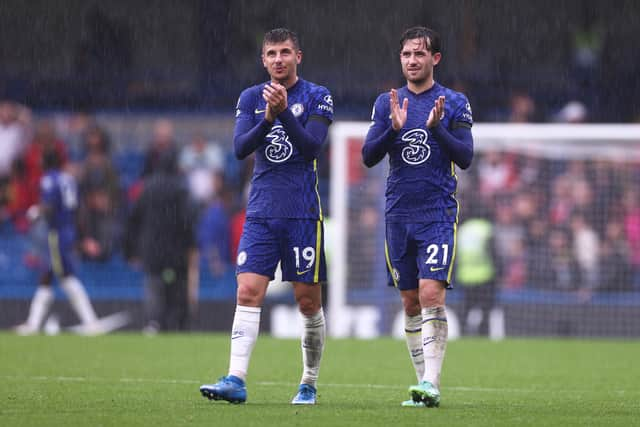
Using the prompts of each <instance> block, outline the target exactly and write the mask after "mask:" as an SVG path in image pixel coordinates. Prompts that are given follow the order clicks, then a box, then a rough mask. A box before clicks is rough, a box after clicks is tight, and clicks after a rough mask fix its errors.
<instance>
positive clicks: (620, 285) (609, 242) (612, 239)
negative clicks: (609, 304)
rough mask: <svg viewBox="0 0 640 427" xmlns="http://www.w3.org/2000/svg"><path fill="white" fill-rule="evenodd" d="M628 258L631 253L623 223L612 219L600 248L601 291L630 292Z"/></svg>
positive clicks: (630, 274) (631, 280)
mask: <svg viewBox="0 0 640 427" xmlns="http://www.w3.org/2000/svg"><path fill="white" fill-rule="evenodd" d="M630 257H631V253H630V250H629V244H628V242H627V239H626V237H625V235H624V226H623V223H622V221H620V220H619V219H615V218H614V219H612V220H610V222H609V223H607V225H606V227H605V232H604V238H603V239H602V245H601V246H600V257H599V261H600V263H601V265H602V271H601V275H602V280H601V281H600V283H601V289H602V290H606V291H630V290H632V289H633V288H632V283H633V276H632V271H631V263H630Z"/></svg>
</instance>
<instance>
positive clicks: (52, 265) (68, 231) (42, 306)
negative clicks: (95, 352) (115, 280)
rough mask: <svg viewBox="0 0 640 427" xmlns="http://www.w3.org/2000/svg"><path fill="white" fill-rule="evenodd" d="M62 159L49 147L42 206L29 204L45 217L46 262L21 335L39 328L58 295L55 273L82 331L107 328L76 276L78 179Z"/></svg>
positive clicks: (44, 160)
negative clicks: (55, 291) (56, 292)
mask: <svg viewBox="0 0 640 427" xmlns="http://www.w3.org/2000/svg"><path fill="white" fill-rule="evenodd" d="M60 163H61V162H60V158H59V155H58V154H57V152H56V151H55V150H51V151H46V152H45V153H44V154H43V156H42V167H43V170H44V175H43V176H42V178H41V180H40V199H41V200H40V204H39V206H35V207H33V208H30V212H32V213H30V216H31V217H33V218H34V219H35V218H37V217H43V218H44V220H45V221H46V224H47V241H48V251H47V263H46V266H45V269H44V271H43V272H42V275H41V276H40V284H39V286H38V288H37V289H36V292H35V294H34V296H33V299H32V300H31V306H30V308H29V315H28V318H27V321H26V322H25V323H23V324H22V325H19V326H17V327H16V328H15V330H16V332H17V333H18V334H20V335H31V334H35V333H38V332H39V331H40V328H41V327H42V323H43V321H44V319H45V318H46V316H47V315H48V312H49V308H50V307H51V304H52V303H53V301H54V299H55V296H54V292H53V289H52V286H51V284H52V282H53V279H54V277H55V278H56V279H57V280H58V282H59V284H60V286H61V287H62V289H63V290H64V292H65V293H66V294H67V297H68V298H69V302H70V303H71V306H72V308H73V309H74V311H75V312H76V314H77V315H78V317H79V318H80V320H81V321H82V328H81V329H80V332H81V333H83V334H86V335H96V334H101V333H103V332H106V331H104V330H102V327H101V326H99V322H98V319H97V316H96V313H95V311H94V309H93V306H92V305H91V301H89V297H88V295H87V292H86V291H85V288H84V286H83V285H82V283H81V282H80V280H78V278H77V277H76V276H75V268H74V264H75V262H76V260H75V256H74V249H75V248H74V247H75V236H76V226H75V221H76V218H75V211H76V207H77V204H78V193H77V186H76V181H75V179H74V178H73V177H72V176H71V175H69V174H68V173H65V172H64V171H62V170H61V164H60Z"/></svg>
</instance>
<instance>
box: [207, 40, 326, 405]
mask: <svg viewBox="0 0 640 427" xmlns="http://www.w3.org/2000/svg"><path fill="white" fill-rule="evenodd" d="M301 60H302V51H301V50H300V47H299V44H298V38H297V36H296V34H295V33H294V32H292V31H290V30H287V29H284V28H278V29H274V30H271V31H269V32H267V33H266V34H265V36H264V41H263V45H262V62H263V65H264V67H265V68H266V70H267V72H268V73H269V75H270V77H271V81H270V82H267V83H263V84H259V85H256V86H253V87H251V88H249V89H246V90H245V91H243V92H242V94H241V95H240V99H239V100H238V105H237V110H236V126H235V132H234V149H235V154H236V157H238V158H239V159H244V158H245V157H247V156H249V155H250V154H251V153H254V152H255V156H256V160H255V167H254V173H253V178H252V181H251V193H250V195H249V202H248V206H247V213H246V222H245V225H244V229H243V234H242V238H241V240H240V246H239V248H238V257H237V268H236V273H237V280H238V293H237V306H236V312H235V316H234V321H233V327H232V332H231V357H230V363H229V374H228V375H227V376H225V377H222V378H221V379H220V381H219V382H218V383H216V384H206V385H203V386H202V387H200V391H201V393H202V395H203V396H205V397H208V398H209V399H214V400H220V399H222V400H227V401H229V402H235V403H241V402H244V401H245V400H246V398H247V392H246V387H245V380H246V376H247V370H248V366H249V359H250V357H251V352H252V349H253V346H254V344H255V342H256V339H257V337H258V331H259V327H260V312H261V307H262V303H263V300H264V297H265V293H266V291H267V285H268V283H269V281H270V280H272V279H273V278H274V272H275V270H276V266H277V265H278V262H280V263H281V266H282V279H283V280H285V281H291V282H293V292H294V296H295V299H296V302H297V304H298V307H299V310H300V312H301V313H302V316H303V319H304V332H303V336H302V360H303V373H302V379H301V381H300V386H299V388H298V394H297V395H296V396H295V397H294V398H293V400H292V402H291V403H292V404H315V402H316V381H317V378H318V371H319V369H320V359H321V356H322V351H323V347H324V337H325V317H324V312H323V310H322V296H321V285H320V283H321V282H324V281H325V280H326V261H325V255H324V236H323V223H322V219H323V216H322V208H321V206H320V197H319V194H318V188H317V180H318V177H317V157H318V154H319V152H320V149H321V148H322V145H323V143H324V140H325V138H326V135H327V131H328V127H329V124H330V123H331V121H332V120H333V100H332V98H331V94H330V93H329V91H328V90H327V89H326V88H324V87H322V86H318V85H316V84H313V83H311V82H308V81H305V80H303V79H302V78H299V77H298V74H297V66H298V64H300V62H301Z"/></svg>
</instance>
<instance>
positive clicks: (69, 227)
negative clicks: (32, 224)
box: [40, 170, 78, 241]
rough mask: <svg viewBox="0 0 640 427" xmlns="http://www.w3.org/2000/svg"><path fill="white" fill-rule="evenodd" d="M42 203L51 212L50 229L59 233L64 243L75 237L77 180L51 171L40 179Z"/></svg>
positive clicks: (63, 173) (62, 173)
mask: <svg viewBox="0 0 640 427" xmlns="http://www.w3.org/2000/svg"><path fill="white" fill-rule="evenodd" d="M40 198H41V203H42V204H44V205H46V206H47V208H48V209H50V210H51V213H50V215H49V223H48V226H49V229H50V230H52V231H57V232H58V235H59V238H60V239H62V240H63V241H71V240H73V238H74V237H75V211H76V208H77V206H78V189H77V185H76V181H75V179H74V178H73V177H72V176H71V175H69V174H67V173H65V172H60V171H56V170H50V171H47V172H46V173H45V175H43V176H42V178H41V179H40Z"/></svg>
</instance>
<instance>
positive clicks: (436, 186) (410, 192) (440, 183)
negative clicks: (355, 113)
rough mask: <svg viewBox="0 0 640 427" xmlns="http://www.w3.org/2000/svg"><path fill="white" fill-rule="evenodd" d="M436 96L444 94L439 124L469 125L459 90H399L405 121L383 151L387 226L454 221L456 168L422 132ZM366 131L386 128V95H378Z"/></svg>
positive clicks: (431, 137) (451, 126)
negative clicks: (386, 170)
mask: <svg viewBox="0 0 640 427" xmlns="http://www.w3.org/2000/svg"><path fill="white" fill-rule="evenodd" d="M439 96H445V97H446V99H445V112H444V116H443V117H442V119H441V123H442V126H444V127H445V129H447V130H449V131H451V130H452V129H454V128H455V127H456V126H466V127H471V126H472V125H473V117H472V113H471V106H470V105H469V101H468V100H467V98H466V97H465V96H464V95H463V94H462V93H459V92H455V91H453V90H451V89H448V88H446V87H444V86H442V85H440V84H438V83H434V85H433V86H432V87H431V89H429V90H427V91H425V92H422V93H420V94H415V93H413V92H411V91H409V90H408V89H407V87H406V86H404V87H402V88H400V89H398V101H399V104H400V105H401V106H402V103H403V101H404V99H405V98H408V99H409V106H408V110H407V121H406V123H405V125H404V127H403V128H402V129H401V130H400V132H399V133H398V135H397V137H396V138H395V140H394V142H393V146H392V147H391V148H390V150H389V152H388V156H389V166H390V168H389V176H388V178H387V188H386V208H385V217H386V220H387V222H407V223H412V222H413V223H415V222H423V221H455V220H456V218H457V215H458V202H457V200H456V198H455V194H456V188H457V177H456V171H455V164H454V162H453V161H452V160H451V159H450V157H449V155H448V154H447V153H446V152H445V151H444V150H443V149H442V148H441V147H440V145H439V144H438V141H437V140H436V137H435V135H434V134H433V133H432V132H431V131H430V130H429V129H427V118H428V117H429V113H430V112H431V109H432V108H433V106H434V102H435V100H436V99H437V98H438V97H439ZM371 120H372V123H371V128H370V132H376V133H378V134H379V133H382V132H384V130H385V129H388V128H389V127H390V126H391V116H390V107H389V93H388V92H387V93H383V94H381V95H380V96H378V99H377V100H376V102H375V105H374V108H373V113H372V116H371Z"/></svg>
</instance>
